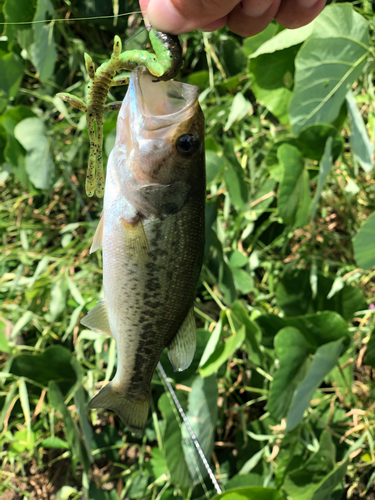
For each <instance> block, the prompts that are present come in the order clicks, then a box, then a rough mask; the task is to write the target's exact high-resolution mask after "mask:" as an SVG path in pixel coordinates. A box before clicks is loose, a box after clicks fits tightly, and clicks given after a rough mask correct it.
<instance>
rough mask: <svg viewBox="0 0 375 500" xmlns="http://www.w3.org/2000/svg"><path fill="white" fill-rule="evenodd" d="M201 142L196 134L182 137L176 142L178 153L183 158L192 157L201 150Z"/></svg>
mask: <svg viewBox="0 0 375 500" xmlns="http://www.w3.org/2000/svg"><path fill="white" fill-rule="evenodd" d="M199 145H200V141H199V139H198V137H197V136H196V135H194V134H184V135H181V136H180V137H179V138H178V139H177V140H176V149H177V153H179V154H180V155H182V156H192V155H193V154H194V153H195V152H196V151H197V150H198V148H199Z"/></svg>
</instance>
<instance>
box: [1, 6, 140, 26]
mask: <svg viewBox="0 0 375 500" xmlns="http://www.w3.org/2000/svg"><path fill="white" fill-rule="evenodd" d="M133 14H142V11H141V10H136V11H134V12H125V13H123V14H117V16H115V15H111V16H93V17H76V18H72V19H70V18H69V19H65V18H63V19H61V18H56V19H40V20H39V21H19V22H15V23H8V22H7V23H0V26H18V25H21V24H26V25H27V24H39V23H69V22H70V23H72V22H75V21H91V20H92V19H114V18H115V17H124V16H131V15H133Z"/></svg>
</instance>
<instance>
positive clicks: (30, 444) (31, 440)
mask: <svg viewBox="0 0 375 500" xmlns="http://www.w3.org/2000/svg"><path fill="white" fill-rule="evenodd" d="M13 439H14V441H11V442H10V446H9V456H11V457H19V455H20V454H21V453H24V452H25V451H31V450H33V448H34V446H35V434H34V432H31V433H30V434H28V432H27V429H26V428H23V429H21V430H19V431H16V432H15V433H14V435H13Z"/></svg>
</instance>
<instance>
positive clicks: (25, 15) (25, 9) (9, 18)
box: [3, 0, 37, 38]
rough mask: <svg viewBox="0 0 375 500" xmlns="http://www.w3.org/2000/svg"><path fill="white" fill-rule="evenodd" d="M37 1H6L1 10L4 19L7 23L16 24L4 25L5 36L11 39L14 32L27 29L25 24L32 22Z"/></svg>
mask: <svg viewBox="0 0 375 500" xmlns="http://www.w3.org/2000/svg"><path fill="white" fill-rule="evenodd" d="M36 2H37V0H19V1H17V2H14V0H6V2H5V4H4V8H3V12H4V17H5V20H6V22H7V23H17V25H14V24H8V25H6V35H7V36H8V37H9V38H11V37H12V35H13V33H14V32H15V30H16V29H17V30H22V29H27V28H28V27H29V26H28V25H27V24H22V23H29V22H30V21H32V20H33V17H34V14H35V7H36Z"/></svg>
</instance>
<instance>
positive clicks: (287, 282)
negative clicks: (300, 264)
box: [276, 269, 367, 321]
mask: <svg viewBox="0 0 375 500" xmlns="http://www.w3.org/2000/svg"><path fill="white" fill-rule="evenodd" d="M333 284H334V280H333V279H332V278H328V277H327V276H323V275H322V274H320V273H318V274H317V293H316V294H315V298H314V297H313V292H312V290H311V284H310V272H309V271H308V270H306V269H294V270H290V271H289V272H285V273H284V274H283V275H282V277H281V279H280V281H279V284H278V286H277V289H276V303H277V307H278V308H279V309H281V310H282V311H283V312H284V314H285V316H302V315H303V314H311V313H314V312H318V311H336V312H337V313H339V314H341V316H342V317H343V318H344V319H346V320H347V321H351V320H352V319H353V316H354V314H355V313H356V312H357V311H361V310H363V309H366V308H367V303H366V300H365V297H364V295H363V292H362V290H361V289H360V288H359V287H355V286H353V285H345V284H343V286H342V287H341V289H340V290H337V291H336V293H335V294H331V291H332V287H333Z"/></svg>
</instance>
